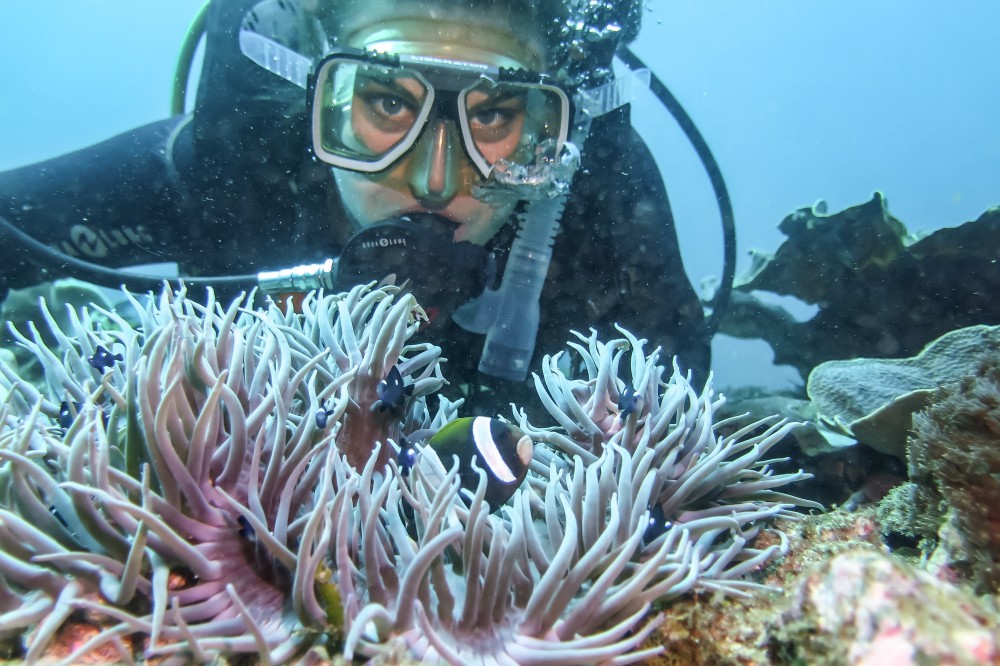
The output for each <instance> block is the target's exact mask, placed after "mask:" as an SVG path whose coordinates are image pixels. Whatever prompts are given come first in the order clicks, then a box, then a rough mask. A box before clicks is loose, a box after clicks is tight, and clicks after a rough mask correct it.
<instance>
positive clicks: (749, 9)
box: [0, 0, 1000, 386]
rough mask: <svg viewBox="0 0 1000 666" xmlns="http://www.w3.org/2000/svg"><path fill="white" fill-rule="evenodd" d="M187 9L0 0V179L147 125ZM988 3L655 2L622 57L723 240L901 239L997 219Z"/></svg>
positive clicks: (695, 203)
mask: <svg viewBox="0 0 1000 666" xmlns="http://www.w3.org/2000/svg"><path fill="white" fill-rule="evenodd" d="M200 5H201V1H200V0H170V1H169V2H166V1H162V0H161V1H159V2H150V1H144V0H0V62H2V63H3V65H2V66H0V91H2V92H0V169H6V168H10V167H14V166H18V165H21V164H26V163H29V162H33V161H37V160H41V159H44V158H47V157H52V156H55V155H58V154H60V153H63V152H66V151H69V150H73V149H77V148H82V147H84V146H87V145H90V144H92V143H95V142H97V141H100V140H102V139H105V138H107V137H110V136H112V135H114V134H116V133H118V132H121V131H125V130H127V129H129V128H132V127H135V126H138V125H141V124H144V123H147V122H150V121H153V120H157V119H160V118H163V117H165V116H166V115H167V112H168V108H169V99H170V92H171V82H172V79H173V71H174V65H175V61H176V57H177V54H178V51H179V48H180V45H181V42H182V40H183V37H184V34H185V32H186V30H187V26H188V24H189V22H190V21H191V19H192V18H193V17H194V15H195V13H196V12H197V10H198V8H199V7H200ZM998 25H1000V3H997V2H996V0H963V1H962V2H952V3H943V2H928V1H926V0H885V1H879V0H808V1H807V0H798V1H797V2H793V1H790V0H766V1H763V0H762V1H754V0H655V1H654V2H651V3H650V7H649V9H648V11H647V13H646V16H645V23H644V28H643V33H642V34H641V36H640V38H639V40H638V41H637V43H636V44H635V50H636V52H637V53H638V54H639V55H640V56H641V57H642V58H643V59H644V60H645V61H646V62H647V63H648V64H649V65H650V66H651V67H652V68H653V69H654V70H655V71H656V72H657V74H658V75H659V76H660V77H661V78H663V80H664V81H665V82H666V83H667V85H668V86H669V87H670V88H671V90H672V91H673V92H674V94H675V95H676V96H677V97H678V98H679V99H680V100H681V102H682V103H683V104H684V105H685V106H686V108H687V110H688V111H689V113H690V114H691V115H692V117H693V118H694V120H695V122H696V123H697V124H698V126H699V128H700V129H701V131H702V133H703V134H704V135H705V137H706V139H707V140H708V142H709V145H710V146H711V148H712V150H713V151H714V153H715V156H716V158H717V159H718V161H719V163H720V165H721V166H722V169H723V173H724V175H725V178H726V182H727V184H728V185H729V189H730V193H731V195H732V198H733V205H734V209H735V213H736V221H737V225H738V231H739V237H740V270H741V271H742V270H743V269H745V268H746V266H747V265H748V262H747V256H746V255H747V251H748V250H749V249H750V248H758V249H762V250H767V251H771V250H774V249H775V248H776V247H777V246H778V244H779V243H780V242H781V239H782V236H781V234H780V233H779V232H778V230H777V224H778V223H779V222H780V221H781V219H782V218H783V217H784V216H785V215H787V214H788V213H790V212H792V211H793V210H795V209H796V208H799V207H802V206H808V205H810V204H812V203H813V202H815V201H816V200H818V199H824V200H826V201H827V202H828V205H829V209H830V211H831V212H832V211H836V210H838V209H840V208H843V207H847V206H850V205H854V204H857V203H861V202H863V201H866V200H868V199H869V198H870V197H871V195H872V192H874V191H875V190H882V191H883V192H884V193H885V194H886V196H887V197H888V201H889V206H890V211H891V212H892V213H893V214H894V215H896V216H897V217H898V218H900V219H901V220H902V221H903V222H904V223H905V224H906V225H907V226H908V227H909V228H910V230H911V231H915V232H919V231H930V230H934V229H937V228H941V227H945V226H955V225H958V224H960V223H962V222H965V221H968V220H971V219H975V218H976V217H977V216H978V215H979V214H981V213H982V212H983V211H984V210H985V209H986V208H988V207H989V206H991V205H995V204H998V203H1000V66H998V65H1000V40H998V39H996V34H995V32H996V26H998ZM634 117H635V123H636V125H637V126H638V127H639V128H640V131H641V132H642V133H643V135H644V137H645V138H646V141H647V143H649V145H650V146H651V148H652V150H653V152H654V154H655V155H656V156H657V159H658V162H659V164H660V166H661V169H662V170H663V171H664V173H665V175H666V178H667V183H668V188H669V190H670V193H671V196H672V201H673V204H674V207H675V212H676V216H677V219H678V224H679V235H680V241H681V246H682V249H683V252H684V257H685V263H686V269H687V271H688V274H689V275H690V277H691V279H692V281H693V283H694V284H695V285H696V286H698V285H699V284H700V283H701V282H702V280H703V279H705V278H706V277H711V276H716V275H718V274H719V271H720V268H721V242H722V241H721V232H720V229H719V223H718V215H717V212H716V209H715V207H714V204H713V199H712V194H711V191H710V189H709V186H708V181H707V179H706V177H705V176H704V174H703V172H702V171H701V169H700V166H699V165H698V163H697V161H696V158H695V157H694V154H693V151H692V150H691V149H690V147H689V146H688V145H687V144H686V143H685V141H684V139H683V137H682V136H681V135H680V133H679V130H678V129H677V128H676V126H675V125H674V124H673V123H672V121H671V120H670V118H669V116H667V114H666V112H665V111H663V110H662V109H660V108H658V107H657V106H656V105H655V102H654V100H653V98H652V96H651V95H650V96H649V97H648V98H646V99H645V100H643V101H641V102H640V103H639V104H637V106H636V109H635V112H634ZM714 355H715V360H714V367H715V373H716V378H717V381H718V382H719V383H720V384H721V385H727V384H735V385H740V384H759V383H762V382H763V383H766V384H770V385H772V386H782V385H787V383H788V382H789V381H790V380H791V378H793V377H795V373H794V372H791V371H790V370H789V369H787V368H785V369H782V368H773V367H772V366H771V364H770V362H769V358H770V351H769V350H768V348H767V347H766V345H764V344H763V343H751V342H741V341H733V340H731V339H726V338H725V336H720V337H719V339H717V341H716V344H715V348H714Z"/></svg>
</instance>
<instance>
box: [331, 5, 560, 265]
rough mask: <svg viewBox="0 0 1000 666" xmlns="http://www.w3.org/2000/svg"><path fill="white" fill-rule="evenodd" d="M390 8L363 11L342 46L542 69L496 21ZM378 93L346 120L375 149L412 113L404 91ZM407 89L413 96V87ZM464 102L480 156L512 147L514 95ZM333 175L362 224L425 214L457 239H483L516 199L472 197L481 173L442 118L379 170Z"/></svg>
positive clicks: (387, 143)
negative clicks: (473, 111)
mask: <svg viewBox="0 0 1000 666" xmlns="http://www.w3.org/2000/svg"><path fill="white" fill-rule="evenodd" d="M392 8H393V5H392V4H391V3H388V4H386V14H385V15H384V17H383V18H382V19H380V18H379V17H378V16H375V17H374V18H373V17H372V16H371V15H368V16H366V17H365V18H366V21H365V25H366V26H368V27H366V28H362V29H357V30H356V32H355V33H353V34H350V35H347V36H346V37H345V39H344V41H345V42H346V43H347V45H348V46H352V47H362V48H367V49H371V50H377V51H388V52H393V53H407V54H419V55H428V56H434V57H439V58H450V59H455V60H465V61H472V62H481V63H484V64H488V65H496V66H503V67H522V68H526V69H540V67H541V56H540V54H539V53H538V52H537V51H536V50H534V49H533V48H532V47H529V46H526V45H525V43H524V41H522V40H521V39H520V38H518V37H516V36H515V35H514V34H513V33H511V32H508V30H507V28H505V27H499V22H497V21H493V22H485V21H484V22H477V18H476V17H472V16H469V17H465V20H461V19H462V17H458V18H453V17H449V19H448V20H440V19H431V18H430V17H429V16H426V17H419V16H417V17H415V16H410V17H406V18H400V17H399V15H398V13H395V15H394V13H393V12H392ZM537 41H539V42H540V40H537ZM402 85H404V86H405V82H403V83H402ZM377 92H379V91H378V90H373V91H372V93H373V94H370V95H365V96H363V97H364V99H366V100H368V103H366V104H365V105H358V106H357V108H354V109H352V114H351V116H352V117H351V121H350V122H351V127H352V131H353V133H354V135H355V137H356V138H357V139H358V140H359V141H361V142H362V143H364V144H366V146H367V147H368V148H369V149H370V150H372V151H375V152H378V149H384V148H386V147H388V146H391V145H393V144H394V143H395V142H396V141H398V139H399V136H398V132H399V129H397V125H399V126H400V127H404V126H406V122H405V121H406V120H407V119H406V118H405V117H403V116H405V114H407V113H411V112H412V109H411V108H407V105H406V104H405V100H406V95H407V91H406V90H405V89H403V90H397V91H389V92H391V93H392V94H385V93H386V92H387V91H383V94H375V93H377ZM409 93H410V94H412V95H414V96H416V95H418V94H419V88H418V86H416V85H415V86H414V90H412V91H409ZM469 101H470V104H479V105H480V106H479V108H480V109H481V112H480V113H478V114H477V115H475V116H473V117H471V118H470V126H471V130H472V131H473V132H478V133H480V135H481V136H482V137H484V139H485V140H486V142H487V143H490V142H491V143H490V145H489V147H488V148H486V150H484V152H487V151H489V152H490V153H492V154H487V155H486V157H487V158H488V159H491V161H495V159H498V158H499V157H502V156H503V155H505V154H509V153H510V152H511V151H513V150H514V149H515V147H516V144H517V141H518V138H519V137H520V135H521V132H520V129H519V128H517V127H511V126H508V125H509V124H510V121H511V120H513V122H517V121H516V119H517V118H518V117H519V114H517V113H515V111H516V109H515V108H514V106H515V105H517V104H519V103H520V101H519V100H516V99H505V100H502V101H493V100H487V99H484V100H482V101H481V102H480V101H479V100H475V99H472V100H469ZM521 115H523V114H521ZM477 143H478V141H477ZM383 144H384V145H383ZM508 144H510V145H508ZM333 173H334V177H335V179H336V182H337V186H338V188H339V190H340V193H341V198H342V199H343V201H344V205H345V206H346V207H347V210H348V212H349V213H350V214H351V216H352V217H353V218H354V220H355V221H356V222H357V223H358V224H359V225H361V226H363V227H364V226H368V225H371V224H373V223H375V222H378V221H380V220H384V219H386V218H389V217H394V216H397V215H403V214H407V213H416V212H430V213H435V214H437V215H441V216H443V217H445V218H447V219H449V220H451V221H452V222H454V223H455V224H456V225H457V226H456V229H455V233H454V236H453V239H454V240H455V241H456V242H458V241H469V242H471V243H475V244H477V245H483V244H485V243H486V242H487V241H489V239H490V238H492V237H493V235H494V234H496V232H497V231H498V230H499V229H500V227H501V226H503V224H504V222H505V221H506V220H507V219H509V218H510V216H511V213H512V212H513V209H514V206H515V204H516V203H517V202H516V199H514V198H513V197H509V198H497V197H494V198H491V200H490V201H488V202H487V201H483V200H480V199H478V198H476V197H475V196H474V195H473V188H474V187H475V186H476V185H478V184H481V183H482V176H481V175H480V173H479V171H478V170H477V168H476V166H475V165H474V164H473V163H472V162H471V161H470V160H469V158H468V156H467V155H466V153H465V150H464V148H463V146H462V140H461V137H460V135H459V129H458V127H457V126H456V124H455V122H454V121H453V120H451V119H448V118H440V119H436V120H433V121H432V122H431V123H430V124H429V125H428V126H427V127H426V128H424V131H423V134H422V135H421V137H420V139H419V140H418V141H417V143H416V144H415V145H414V146H413V148H412V149H411V150H410V151H409V152H407V153H406V154H405V155H404V156H403V157H401V158H400V159H399V160H398V161H397V162H395V163H394V164H393V165H392V166H390V167H389V168H388V169H386V170H384V171H381V172H379V173H373V174H372V173H358V172H354V171H348V170H345V169H339V168H334V169H333Z"/></svg>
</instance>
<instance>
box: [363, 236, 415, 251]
mask: <svg viewBox="0 0 1000 666" xmlns="http://www.w3.org/2000/svg"><path fill="white" fill-rule="evenodd" d="M390 245H406V239H405V238H385V237H383V238H379V239H378V240H373V241H365V242H364V243H362V244H361V247H362V248H364V249H366V250H369V249H371V248H373V247H389V246H390Z"/></svg>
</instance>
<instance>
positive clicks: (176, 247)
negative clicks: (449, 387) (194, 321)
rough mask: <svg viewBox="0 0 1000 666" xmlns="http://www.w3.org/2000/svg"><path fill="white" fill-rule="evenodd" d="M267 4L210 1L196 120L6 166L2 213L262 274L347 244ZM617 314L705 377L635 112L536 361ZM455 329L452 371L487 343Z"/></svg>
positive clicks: (571, 241) (116, 244)
mask: <svg viewBox="0 0 1000 666" xmlns="http://www.w3.org/2000/svg"><path fill="white" fill-rule="evenodd" d="M255 1H256V0H216V1H215V2H214V4H213V6H212V7H211V8H210V14H209V33H208V34H209V39H208V43H207V47H206V59H205V63H204V66H203V72H202V79H201V82H200V85H199V90H198V97H197V102H196V106H195V111H194V113H193V114H189V115H187V116H178V117H174V118H170V119H167V120H163V121H161V122H157V123H153V124H150V125H146V126H144V127H140V128H138V129H136V130H133V131H130V132H127V133H125V134H122V135H119V136H117V137H115V138H112V139H110V140H108V141H105V142H103V143H100V144H98V145H95V146H92V147H90V148H86V149H84V150H80V151H77V152H74V153H71V154H68V155H65V156H62V157H58V158H55V159H52V160H48V161H46V162H42V163H39V164H34V165H31V166H26V167H23V168H19V169H15V170H12V171H8V172H5V173H0V215H2V216H3V217H4V218H6V219H7V220H9V221H10V222H12V223H13V224H15V225H16V226H18V227H19V228H21V229H22V230H24V231H26V232H28V233H29V234H30V235H32V236H33V237H35V238H36V239H38V240H40V241H42V242H43V243H46V244H48V245H49V246H51V247H54V248H57V249H58V250H60V251H62V252H65V253H67V254H70V255H73V256H77V257H80V258H82V259H86V260H88V261H92V262H96V263H100V264H103V265H107V266H123V265H129V264H138V263H148V262H156V261H176V262H178V263H179V264H180V268H181V274H182V275H184V274H186V275H219V274H244V273H255V272H257V271H260V270H268V269H276V268H284V267H288V266H291V265H296V264H301V263H306V262H312V261H319V260H321V259H322V258H324V257H327V256H331V255H334V256H335V255H336V254H338V253H339V250H340V247H341V243H342V242H343V240H344V239H345V238H346V237H347V236H348V235H349V234H350V233H351V231H352V223H351V222H350V221H349V220H348V218H347V216H346V213H345V212H344V210H343V207H342V205H341V203H340V200H339V196H338V194H337V191H336V187H335V186H334V183H333V181H332V176H331V173H330V168H329V167H328V166H327V165H324V164H322V163H320V162H318V161H317V160H315V159H313V158H312V156H311V155H310V152H309V149H308V145H309V139H308V131H309V128H308V124H307V121H306V118H305V114H304V101H305V100H304V98H305V95H304V94H303V92H302V91H301V89H299V88H297V87H295V86H294V85H292V84H291V83H287V82H285V81H283V80H281V79H279V78H278V77H276V76H274V75H273V74H271V73H269V72H266V71H264V70H263V69H261V68H259V67H258V66H257V65H255V64H253V63H252V62H250V61H249V60H248V59H246V58H245V57H244V56H243V55H242V53H241V52H240V50H239V45H238V41H237V31H238V28H239V24H240V21H241V19H242V18H243V16H244V14H245V13H246V12H247V11H248V9H249V7H250V6H252V5H253V4H254V2H255ZM338 230H339V233H337V231H338ZM48 277H50V275H49V274H47V273H45V272H42V271H40V270H39V269H38V268H37V267H36V266H35V265H33V263H32V262H31V261H29V260H26V259H25V258H24V257H23V256H22V255H20V254H18V253H17V252H14V251H8V253H7V254H6V259H5V261H4V262H0V288H2V290H3V293H6V290H7V289H9V288H15V287H23V286H27V285H30V284H34V283H36V282H39V281H41V280H44V279H47V278H48ZM616 322H617V323H619V324H620V325H622V326H624V327H626V328H628V329H629V330H631V331H632V332H633V333H635V334H636V335H639V336H641V337H646V338H648V339H650V341H651V343H653V344H659V345H662V346H663V348H664V350H665V352H666V353H668V354H677V355H678V356H679V358H680V364H681V367H682V368H690V369H692V370H693V371H694V372H695V375H696V377H698V378H703V377H704V375H705V373H706V371H707V369H708V365H709V341H708V339H707V336H706V335H705V332H704V321H703V316H702V309H701V306H700V304H699V302H698V299H697V297H696V295H695V293H694V290H693V289H692V287H691V286H690V284H689V282H688V280H687V277H686V276H685V273H684V269H683V266H682V264H681V258H680V253H679V249H678V246H677V239H676V234H675V231H674V228H673V220H672V216H671V213H670V208H669V204H668V201H667V196H666V192H665V190H664V188H663V184H662V182H661V180H660V177H659V174H658V171H657V169H656V166H655V163H654V161H653V159H652V157H651V155H650V154H649V151H648V150H647V148H646V146H645V144H643V142H642V141H641V139H640V138H639V137H638V135H637V134H636V133H635V132H634V130H632V128H631V126H630V123H629V120H628V114H627V110H621V111H619V112H616V113H613V114H610V116H609V117H605V118H602V119H599V121H598V122H597V123H595V127H594V131H593V132H592V135H591V138H590V139H588V141H587V144H586V146H585V150H584V162H583V167H582V169H581V170H580V172H579V173H578V174H577V176H576V180H575V182H574V184H573V188H572V195H571V196H570V198H569V203H568V205H567V208H566V211H565V214H564V216H563V219H562V232H561V234H560V235H559V236H558V237H557V240H556V243H555V246H554V254H553V260H552V264H551V267H550V270H549V274H548V278H547V281H546V285H545V288H544V291H543V294H542V302H541V328H540V331H539V336H538V343H537V345H536V355H535V360H534V362H533V364H532V365H533V367H537V365H538V362H539V359H540V358H541V355H542V354H543V353H553V352H555V351H558V350H560V349H562V348H563V347H564V345H565V342H566V340H568V339H570V334H569V331H570V330H571V329H572V330H577V331H581V332H584V333H586V332H587V331H588V329H589V328H591V327H593V328H596V329H598V331H600V333H601V335H602V337H603V338H604V339H609V338H611V337H618V334H617V333H616V332H615V330H614V328H613V324H614V323H616ZM446 338H447V346H446V350H445V352H446V356H447V357H448V359H449V363H448V365H447V366H446V370H445V371H446V376H448V377H449V378H452V379H454V378H456V376H462V377H472V376H473V375H471V374H468V373H471V372H473V371H474V368H475V367H476V365H477V363H478V359H479V353H480V351H481V349H482V337H481V336H477V335H473V334H469V333H465V332H464V331H461V330H460V329H458V327H457V326H453V327H452V328H451V329H449V330H448V331H447V336H446ZM529 381H530V379H529Z"/></svg>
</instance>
